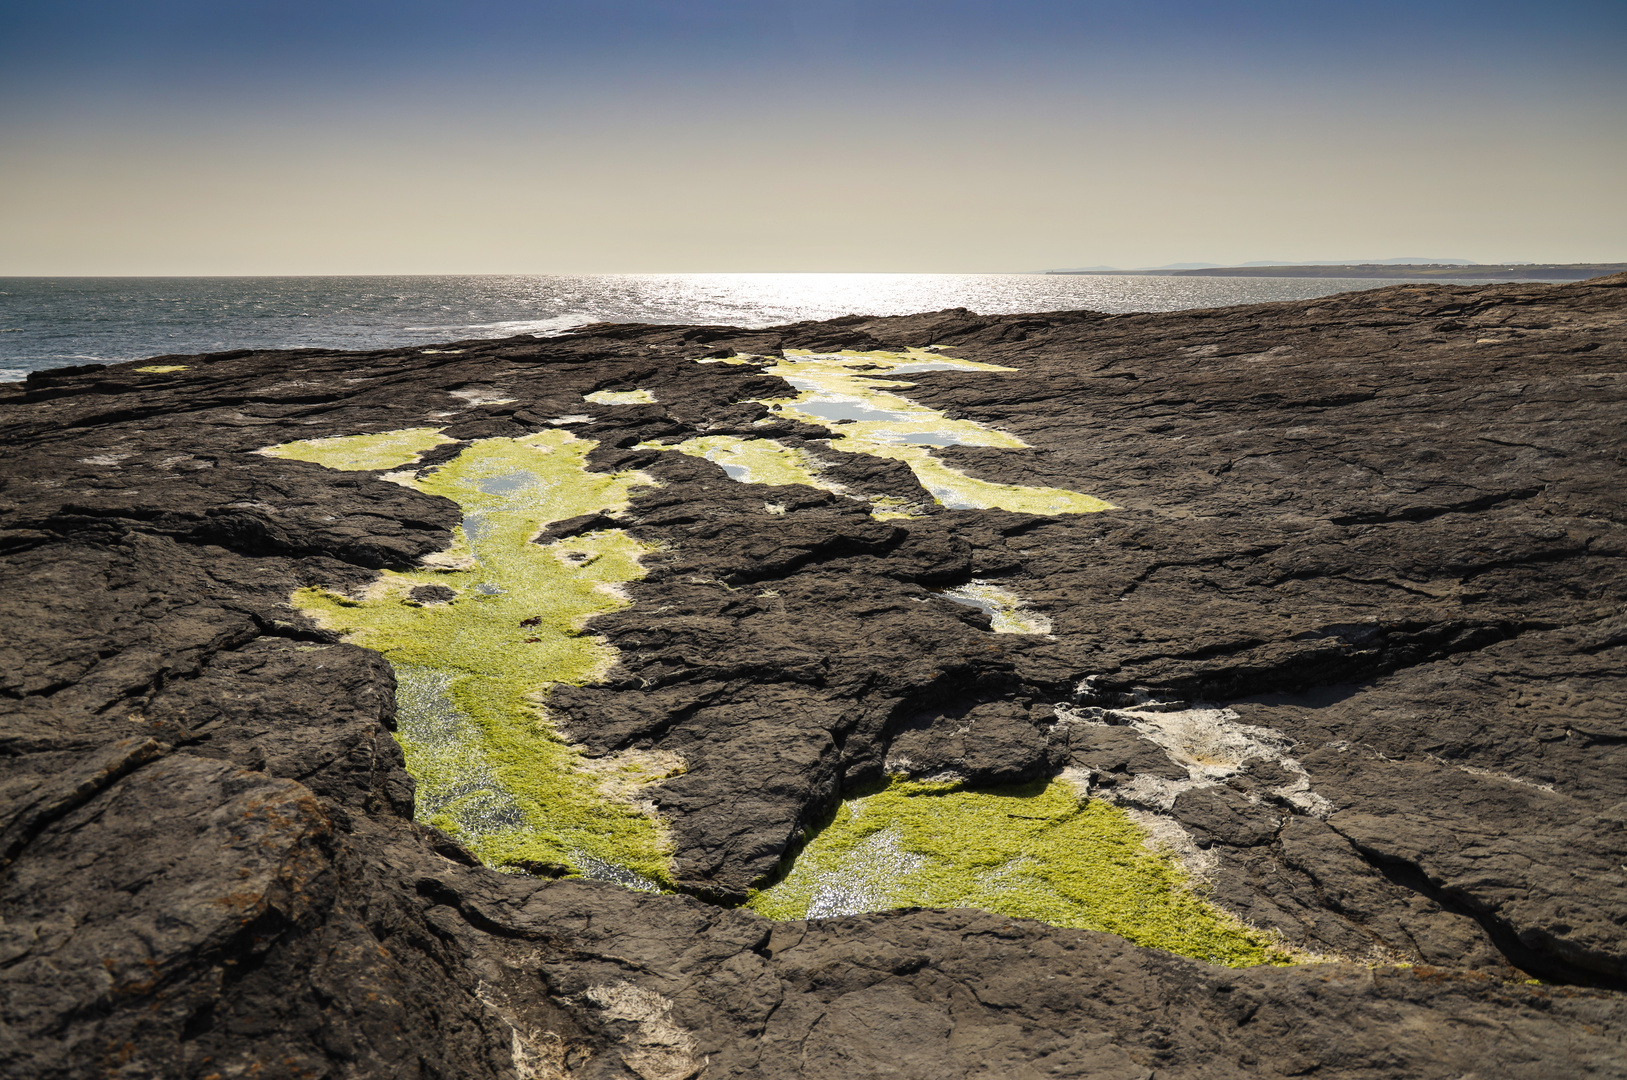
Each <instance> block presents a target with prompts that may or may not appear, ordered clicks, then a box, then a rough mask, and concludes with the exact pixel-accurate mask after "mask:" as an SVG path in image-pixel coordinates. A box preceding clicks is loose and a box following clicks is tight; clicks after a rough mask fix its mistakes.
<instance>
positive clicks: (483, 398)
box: [447, 386, 519, 405]
mask: <svg viewBox="0 0 1627 1080" xmlns="http://www.w3.org/2000/svg"><path fill="white" fill-rule="evenodd" d="M447 393H449V394H451V395H452V396H453V397H455V398H462V399H463V400H464V401H467V402H468V403H469V404H470V405H508V404H511V403H512V402H515V401H518V400H519V398H512V397H509V396H508V391H507V390H498V389H496V388H494V387H490V386H468V387H465V388H463V389H462V390H448V391H447Z"/></svg>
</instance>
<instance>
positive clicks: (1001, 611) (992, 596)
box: [939, 579, 1051, 634]
mask: <svg viewBox="0 0 1627 1080" xmlns="http://www.w3.org/2000/svg"><path fill="white" fill-rule="evenodd" d="M939 595H940V596H944V597H946V598H948V599H950V600H953V601H955V602H956V603H959V604H965V605H967V606H968V607H975V608H979V609H981V610H983V611H985V612H987V613H988V615H989V619H990V627H989V628H990V629H991V630H993V631H994V632H995V633H996V634H1049V633H1050V632H1051V620H1050V619H1049V618H1047V617H1046V616H1045V615H1043V614H1042V613H1040V612H1038V611H1033V610H1030V609H1029V607H1028V601H1026V600H1024V599H1023V598H1022V597H1021V596H1018V595H1017V594H1016V593H1014V592H1012V591H1011V590H1010V589H1007V588H1004V587H1003V586H1000V585H996V584H994V583H993V582H990V581H983V580H981V579H973V580H972V581H971V582H969V583H968V584H965V585H961V586H959V587H958V588H954V589H944V590H943V591H942V592H941V593H940V594H939Z"/></svg>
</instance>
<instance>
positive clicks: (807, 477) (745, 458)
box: [639, 435, 845, 492]
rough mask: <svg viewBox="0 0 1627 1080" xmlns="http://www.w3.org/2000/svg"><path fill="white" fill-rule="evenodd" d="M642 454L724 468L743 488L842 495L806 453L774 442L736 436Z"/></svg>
mask: <svg viewBox="0 0 1627 1080" xmlns="http://www.w3.org/2000/svg"><path fill="white" fill-rule="evenodd" d="M639 448H640V449H643V450H677V451H678V452H680V453H683V454H688V455H689V456H690V457H699V458H705V459H706V460H707V461H715V462H717V463H718V465H720V466H722V468H723V471H724V472H726V473H728V474H729V476H730V477H732V478H734V479H735V480H738V481H740V482H741V483H743V484H801V485H803V486H805V487H813V488H820V489H822V490H825V491H833V492H842V491H844V490H845V489H844V488H843V487H842V485H840V484H836V483H832V482H831V481H829V480H825V479H823V478H821V477H820V475H819V463H818V462H816V461H815V460H814V459H813V458H812V457H810V456H809V455H808V454H807V453H806V452H805V451H803V450H799V449H796V448H794V447H790V446H786V445H785V444H783V443H780V442H776V441H775V440H773V439H742V438H740V437H739V436H737V435H702V436H700V437H699V438H694V439H685V440H684V441H683V442H679V443H658V442H646V443H640V444H639Z"/></svg>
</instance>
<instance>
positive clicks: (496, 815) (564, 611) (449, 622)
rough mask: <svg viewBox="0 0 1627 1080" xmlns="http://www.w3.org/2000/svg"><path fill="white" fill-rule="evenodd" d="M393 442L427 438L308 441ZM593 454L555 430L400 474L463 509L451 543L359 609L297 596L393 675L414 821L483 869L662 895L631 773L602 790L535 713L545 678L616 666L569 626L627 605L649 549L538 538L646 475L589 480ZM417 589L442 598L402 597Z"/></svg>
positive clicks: (587, 676)
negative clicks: (514, 869) (584, 878)
mask: <svg viewBox="0 0 1627 1080" xmlns="http://www.w3.org/2000/svg"><path fill="white" fill-rule="evenodd" d="M390 435H394V436H411V437H412V438H413V439H416V440H418V442H419V443H425V444H427V445H433V442H428V441H427V440H426V437H425V436H424V435H423V434H422V432H417V433H414V432H392V433H388V434H387V435H385V436H361V437H360V438H361V439H363V440H368V442H366V443H363V444H361V445H360V446H359V447H358V448H357V449H356V450H355V451H351V450H348V449H347V448H344V447H340V446H337V445H331V444H336V443H339V442H341V441H342V440H332V439H324V440H318V441H320V442H321V443H323V444H330V445H327V446H324V447H323V448H322V453H323V454H324V456H325V457H326V458H327V459H328V461H329V462H347V463H348V462H354V461H357V460H362V459H366V458H368V456H369V455H370V454H371V455H375V456H376V452H375V450H374V449H373V446H372V443H373V441H374V440H380V439H387V438H388V436H390ZM295 445H296V446H298V444H295ZM593 446H594V444H593V443H592V442H588V441H585V440H581V439H577V438H575V437H574V436H572V435H571V434H570V433H568V432H565V431H559V430H551V431H545V432H542V433H540V434H537V435H530V436H526V437H524V438H520V439H482V440H480V441H478V442H476V443H475V444H474V445H472V446H470V447H469V448H468V449H466V450H464V451H463V453H462V454H460V455H459V456H458V457H457V458H455V459H454V460H452V461H451V462H449V463H447V464H446V465H443V466H441V467H440V468H438V469H435V470H434V471H432V472H430V473H429V474H428V475H427V476H424V477H422V478H412V477H407V478H405V479H404V481H403V482H405V483H407V484H408V486H411V487H415V488H417V489H418V490H420V491H424V492H428V493H430V494H433V495H444V496H446V497H447V498H449V499H452V500H454V501H456V502H457V503H458V504H459V505H461V506H462V507H463V510H464V519H463V525H462V526H461V527H460V528H459V529H458V531H457V539H456V542H455V543H454V545H453V548H452V550H451V551H450V552H447V553H445V554H444V555H443V556H442V557H441V558H440V559H438V560H434V561H435V562H436V563H437V565H434V566H430V567H426V568H425V569H420V570H412V571H408V572H405V573H397V572H394V571H384V572H383V574H382V575H381V576H380V578H379V580H378V581H377V582H375V583H374V585H373V586H372V588H371V589H370V590H369V591H368V594H367V595H366V597H365V598H363V599H361V600H360V601H358V600H355V599H351V598H347V597H343V596H339V595H335V594H333V593H329V592H326V591H324V590H321V589H304V590H301V591H300V592H298V593H296V594H295V597H294V600H295V603H296V604H297V605H298V606H299V607H300V608H301V609H303V610H304V611H306V612H307V613H308V614H310V615H312V616H313V617H315V618H316V619H318V620H319V621H320V622H321V623H322V624H323V625H325V626H328V627H331V628H333V629H336V630H339V631H341V632H343V633H344V634H345V635H346V640H348V641H352V642H355V643H356V644H359V645H365V646H368V647H369V648H374V649H377V650H379V651H380V652H382V653H383V654H384V655H385V656H386V657H388V658H389V660H390V662H391V664H392V665H394V666H395V667H396V669H397V672H398V679H399V681H400V684H401V691H400V693H399V695H398V703H399V705H400V712H401V725H400V728H401V730H400V732H399V736H400V739H401V742H402V746H403V749H404V751H405V753H406V756H407V763H408V768H409V770H410V771H411V772H412V773H413V775H414V777H415V778H416V779H417V781H418V785H419V786H418V791H419V804H420V805H419V817H420V818H421V819H423V820H426V821H429V822H430V823H432V824H434V825H436V826H438V827H440V828H442V829H445V830H446V831H448V832H450V833H452V834H453V835H455V836H457V837H458V838H459V839H461V840H462V841H463V842H464V843H466V844H468V845H469V846H470V848H471V849H472V850H474V852H475V853H476V854H477V855H479V856H480V857H481V858H482V859H483V860H485V861H486V862H488V863H492V864H494V865H498V866H502V865H505V864H516V863H523V862H526V861H536V862H544V863H563V864H566V865H569V866H573V867H576V868H578V869H589V870H593V871H594V872H595V876H610V877H615V878H617V879H618V880H623V881H624V882H625V883H628V884H632V885H635V886H637V885H639V884H640V883H641V882H644V883H646V884H647V885H648V886H650V887H653V886H654V885H656V884H659V885H662V886H670V884H671V872H670V845H669V843H668V842H667V840H666V838H665V837H664V835H663V833H662V829H661V827H660V825H659V823H658V822H657V821H656V820H655V819H654V818H653V815H652V814H650V813H649V812H648V809H647V808H643V807H640V806H639V805H637V803H636V801H635V800H634V799H632V798H629V797H627V796H626V792H627V791H628V790H630V788H631V787H636V786H637V785H636V784H633V783H631V782H630V781H629V777H628V775H625V774H627V773H628V772H629V771H631V772H634V773H636V772H638V771H639V766H638V764H637V763H631V764H629V765H628V766H627V767H626V768H624V769H618V770H613V771H614V772H615V773H616V775H615V776H614V777H613V778H611V779H607V778H606V776H605V775H604V773H605V770H604V768H603V764H602V763H598V769H597V771H590V770H589V769H587V768H585V767H584V763H583V761H582V758H581V756H580V755H579V754H578V753H577V752H576V751H574V750H572V749H571V748H570V747H569V746H568V745H567V744H566V743H565V741H564V740H563V739H561V738H560V736H559V734H558V733H557V732H556V731H555V730H554V728H553V726H552V725H551V724H550V723H549V721H548V717H547V713H546V710H545V709H544V708H543V705H542V702H543V700H544V699H545V697H546V694H547V692H548V690H549V688H550V687H551V686H553V685H554V684H556V683H570V684H574V685H580V684H582V683H586V682H591V681H593V680H595V679H598V678H600V677H602V676H603V674H604V672H605V670H606V669H607V668H608V667H609V666H610V664H611V663H612V662H613V661H614V659H615V655H616V653H615V650H614V649H612V648H610V647H609V646H608V645H606V644H604V643H603V642H602V641H600V640H599V639H597V638H595V637H593V636H591V635H589V634H585V633H583V630H582V627H583V624H584V623H585V622H586V621H587V620H588V619H589V618H591V617H592V616H594V615H597V614H600V613H603V612H607V611H612V610H614V609H616V608H619V607H624V606H625V605H626V604H627V601H626V599H625V598H624V597H623V596H622V594H621V592H620V589H619V586H620V585H621V584H623V583H625V582H629V581H634V580H637V579H638V578H640V577H642V576H643V573H644V572H643V569H642V568H641V567H640V565H639V558H640V557H641V556H642V555H644V554H646V553H647V552H648V551H650V550H651V549H650V548H649V547H647V546H645V545H643V544H640V543H639V542H638V541H635V540H633V539H632V538H631V537H629V536H627V534H626V533H624V532H622V531H621V530H619V529H606V530H602V531H599V532H593V533H589V534H586V535H584V536H578V537H573V538H571V539H569V540H562V541H558V542H556V543H552V544H547V545H542V544H537V543H534V542H533V540H534V539H535V537H536V536H537V534H538V532H539V530H540V529H541V528H542V527H543V526H545V525H547V524H548V523H549V522H553V521H559V520H562V519H564V518H569V517H575V516H577V515H580V514H587V513H593V512H597V511H614V510H620V509H624V508H625V507H626V505H627V500H628V493H629V492H630V491H631V489H633V488H635V487H637V486H640V485H647V484H650V483H652V482H653V481H651V480H650V479H649V478H648V477H645V476H643V475H642V474H640V473H616V474H609V473H595V472H589V471H588V470H587V467H586V461H585V458H586V455H587V452H588V451H589V450H591V449H592V448H593ZM287 449H288V448H287V447H277V448H273V450H287ZM303 452H306V453H308V452H309V451H303ZM289 456H293V455H292V454H290V455H289ZM324 463H327V462H324ZM392 463H397V464H398V463H400V457H399V456H397V458H396V459H395V461H394V462H392ZM335 467H340V468H368V467H372V468H377V467H382V466H378V465H366V466H363V465H355V464H343V465H338V466H335ZM421 586H442V587H444V588H446V589H450V590H452V592H453V594H454V596H453V598H452V599H451V601H450V602H437V601H436V600H435V597H434V596H431V595H430V594H428V593H420V597H422V599H421V600H414V599H413V598H412V596H411V593H412V591H413V590H414V589H416V588H419V587H421ZM667 771H668V772H670V769H668V770H667ZM660 775H662V773H660V772H659V771H651V775H649V777H648V780H655V779H659V778H660ZM634 779H636V777H635V778H634ZM612 789H613V790H612Z"/></svg>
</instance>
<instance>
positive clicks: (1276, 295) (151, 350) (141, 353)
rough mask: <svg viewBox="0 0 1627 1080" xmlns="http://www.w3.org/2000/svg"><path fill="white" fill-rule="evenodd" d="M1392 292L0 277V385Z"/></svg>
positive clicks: (648, 278)
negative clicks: (262, 357)
mask: <svg viewBox="0 0 1627 1080" xmlns="http://www.w3.org/2000/svg"><path fill="white" fill-rule="evenodd" d="M1387 284H1393V282H1386V281H1372V280H1346V279H1340V278H1199V277H1189V278H1179V277H1136V276H1128V275H1127V276H1122V277H1120V276H1114V277H1094V276H1071V275H1044V274H602V275H546V276H538V275H493V276H461V275H448V276H435V277H281V278H278V277H244V278H73V277H61V278H0V377H4V378H11V379H20V378H22V377H23V375H24V374H26V373H27V372H28V371H31V370H37V369H41V368H50V367H60V366H63V365H67V364H84V363H91V362H111V361H119V360H135V359H141V358H144V357H149V356H157V355H161V354H164V353H193V352H208V351H216V350H222V349H235V348H295V347H300V346H316V347H321V348H340V349H366V348H384V347H392V346H401V345H413V344H425V345H428V344H432V343H436V342H442V341H451V340H457V339H463V338H495V337H507V336H510V335H514V334H552V333H559V332H560V331H563V330H568V329H570V328H571V327H575V326H581V325H583V324H586V323H592V322H656V323H715V324H725V325H731V326H747V327H762V326H773V325H777V324H780V323H788V322H797V321H800V320H803V319H828V318H834V317H836V316H839V315H850V314H868V315H904V314H909V313H912V312H921V311H938V310H942V309H944V308H953V307H965V308H970V309H971V310H973V311H976V312H979V313H982V314H1001V313H1014V312H1025V311H1063V310H1074V309H1079V308H1089V309H1092V310H1096V311H1109V312H1124V311H1174V310H1178V309H1182V308H1200V307H1218V306H1223V305H1227V304H1242V303H1251V302H1259V301H1270V300H1303V299H1310V298H1312V297H1317V296H1326V295H1328V294H1330V293H1336V292H1345V291H1347V290H1350V289H1370V288H1375V287H1378V286H1381V285H1387Z"/></svg>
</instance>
